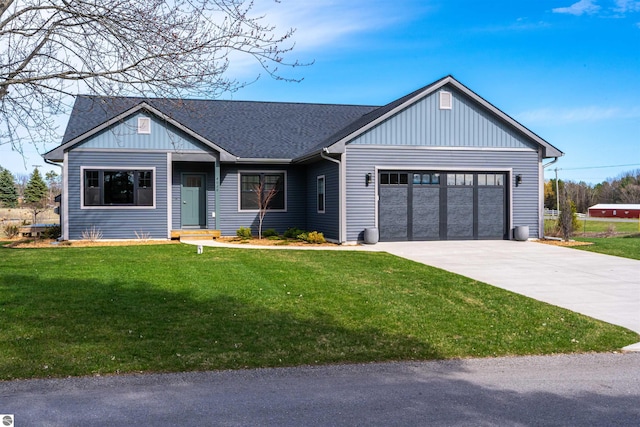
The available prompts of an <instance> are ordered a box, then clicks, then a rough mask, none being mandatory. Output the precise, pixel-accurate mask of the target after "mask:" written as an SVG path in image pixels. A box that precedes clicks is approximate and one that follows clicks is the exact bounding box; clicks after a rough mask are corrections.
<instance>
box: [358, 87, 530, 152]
mask: <svg viewBox="0 0 640 427" xmlns="http://www.w3.org/2000/svg"><path fill="white" fill-rule="evenodd" d="M443 90H445V91H449V92H451V93H452V97H453V107H452V109H451V110H441V109H440V107H439V100H440V95H439V93H440V91H436V92H434V93H432V94H431V95H429V96H427V97H425V98H424V99H422V100H420V101H418V102H417V103H415V104H413V105H412V106H410V107H408V108H407V109H405V110H403V111H401V112H400V113H398V114H396V115H395V116H393V117H392V118H390V119H388V120H386V121H384V122H382V123H381V124H379V125H378V126H376V127H374V128H373V129H371V130H369V131H368V132H366V133H365V134H363V135H361V136H360V137H358V138H357V139H356V140H354V141H352V142H350V145H393V146H425V147H490V148H528V149H533V148H534V144H533V143H529V142H527V141H526V140H525V139H524V138H523V137H522V136H521V135H520V134H518V133H517V131H515V130H514V129H513V128H512V127H510V126H508V125H506V124H505V123H503V122H502V121H500V120H499V119H497V118H496V117H495V116H494V115H493V114H491V113H489V112H487V111H486V110H485V109H484V108H482V107H480V106H479V105H478V104H477V103H475V102H474V101H473V100H471V99H470V98H468V97H467V96H465V95H464V94H462V93H461V92H458V91H456V90H455V89H453V88H451V87H450V86H445V87H444V88H443Z"/></svg>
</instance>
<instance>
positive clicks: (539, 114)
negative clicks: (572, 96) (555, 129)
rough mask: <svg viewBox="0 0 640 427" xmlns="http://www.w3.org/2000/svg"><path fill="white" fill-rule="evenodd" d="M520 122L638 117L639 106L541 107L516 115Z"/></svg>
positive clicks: (586, 120) (576, 121) (558, 121)
mask: <svg viewBox="0 0 640 427" xmlns="http://www.w3.org/2000/svg"><path fill="white" fill-rule="evenodd" d="M516 117H517V119H518V121H520V122H522V123H527V124H532V123H548V124H559V123H579V122H595V121H602V120H616V119H637V118H640V107H634V108H628V109H623V108H619V107H596V106H589V107H578V108H568V109H555V108H541V109H538V110H530V111H524V112H522V113H520V114H517V115H516Z"/></svg>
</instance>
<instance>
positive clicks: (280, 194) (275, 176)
mask: <svg viewBox="0 0 640 427" xmlns="http://www.w3.org/2000/svg"><path fill="white" fill-rule="evenodd" d="M285 188H286V185H285V173H284V172H275V173H274V172H242V173H240V210H242V211H257V210H260V206H259V202H258V192H261V197H262V199H263V200H264V199H265V198H266V197H268V196H269V194H270V193H271V192H273V194H272V198H271V200H270V202H269V206H268V207H267V208H268V209H271V210H282V211H283V210H285V209H286V205H285Z"/></svg>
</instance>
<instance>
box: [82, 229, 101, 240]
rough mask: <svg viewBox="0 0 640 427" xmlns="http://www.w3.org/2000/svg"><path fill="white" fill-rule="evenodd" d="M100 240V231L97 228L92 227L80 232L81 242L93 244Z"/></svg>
mask: <svg viewBox="0 0 640 427" xmlns="http://www.w3.org/2000/svg"><path fill="white" fill-rule="evenodd" d="M100 239H102V231H101V230H100V229H99V228H96V226H95V225H92V226H91V228H88V229H86V230H84V231H83V232H82V240H88V241H90V242H95V241H96V240H100Z"/></svg>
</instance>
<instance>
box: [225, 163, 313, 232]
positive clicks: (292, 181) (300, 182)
mask: <svg viewBox="0 0 640 427" xmlns="http://www.w3.org/2000/svg"><path fill="white" fill-rule="evenodd" d="M252 171H286V175H287V178H286V181H287V182H286V185H287V195H286V196H287V201H286V207H287V210H286V212H267V214H266V215H265V217H264V223H263V226H262V230H263V231H264V230H266V229H268V228H274V229H276V231H278V232H279V233H283V232H284V231H286V230H287V228H290V227H299V228H304V227H305V225H306V218H305V212H306V208H307V206H306V205H307V203H306V200H307V199H306V195H305V194H304V193H305V190H306V176H305V172H304V170H303V169H301V168H292V167H289V166H266V165H259V164H257V165H240V166H236V165H232V166H231V165H224V164H223V165H222V167H221V170H220V197H219V199H220V209H219V210H218V213H219V215H220V218H219V221H220V232H221V233H222V235H223V236H235V235H236V231H237V230H238V228H240V227H250V228H251V230H252V232H253V234H254V235H255V236H257V235H258V224H259V218H258V212H240V210H239V208H238V172H252Z"/></svg>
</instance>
